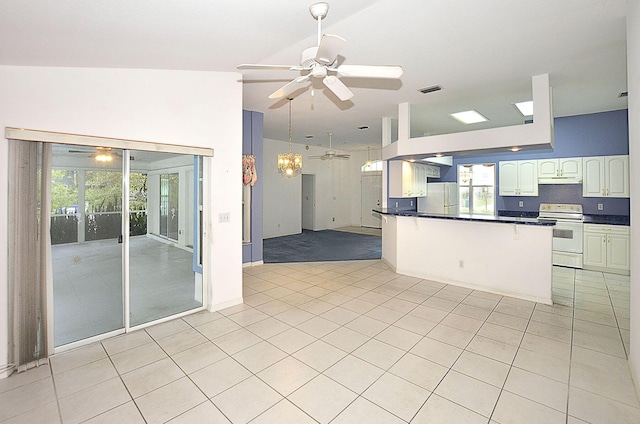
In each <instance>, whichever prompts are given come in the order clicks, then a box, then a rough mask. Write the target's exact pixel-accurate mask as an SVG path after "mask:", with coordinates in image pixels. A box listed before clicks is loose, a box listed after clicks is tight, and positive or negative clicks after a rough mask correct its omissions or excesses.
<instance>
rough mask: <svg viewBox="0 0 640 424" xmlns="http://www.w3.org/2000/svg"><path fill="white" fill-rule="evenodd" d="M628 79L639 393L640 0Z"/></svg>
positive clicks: (633, 13) (633, 17) (633, 359)
mask: <svg viewBox="0 0 640 424" xmlns="http://www.w3.org/2000/svg"><path fill="white" fill-rule="evenodd" d="M627 80H628V86H627V89H628V90H629V93H630V95H629V159H630V165H629V170H630V172H631V177H630V180H631V305H630V307H631V353H630V355H629V365H630V367H631V374H632V375H633V378H634V382H635V384H636V391H637V392H638V395H639V396H640V261H638V260H637V259H638V255H639V254H640V1H639V0H630V1H629V2H628V14H627Z"/></svg>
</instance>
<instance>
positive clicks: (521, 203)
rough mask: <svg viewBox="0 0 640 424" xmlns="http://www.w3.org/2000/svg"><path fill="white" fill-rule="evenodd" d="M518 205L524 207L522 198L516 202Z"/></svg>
mask: <svg viewBox="0 0 640 424" xmlns="http://www.w3.org/2000/svg"><path fill="white" fill-rule="evenodd" d="M518 207H520V208H523V207H524V202H523V201H522V200H520V201H519V202H518Z"/></svg>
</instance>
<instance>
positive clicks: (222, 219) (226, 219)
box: [218, 212, 231, 223]
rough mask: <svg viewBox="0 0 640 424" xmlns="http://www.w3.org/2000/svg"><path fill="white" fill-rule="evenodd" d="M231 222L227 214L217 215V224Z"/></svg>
mask: <svg viewBox="0 0 640 424" xmlns="http://www.w3.org/2000/svg"><path fill="white" fill-rule="evenodd" d="M230 220H231V217H230V214H229V212H225V213H221V214H218V222H220V223H223V222H229V221H230Z"/></svg>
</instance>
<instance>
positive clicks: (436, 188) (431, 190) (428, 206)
mask: <svg viewBox="0 0 640 424" xmlns="http://www.w3.org/2000/svg"><path fill="white" fill-rule="evenodd" d="M418 212H426V213H440V214H445V215H457V214H458V184H457V183H429V184H427V196H426V197H418Z"/></svg>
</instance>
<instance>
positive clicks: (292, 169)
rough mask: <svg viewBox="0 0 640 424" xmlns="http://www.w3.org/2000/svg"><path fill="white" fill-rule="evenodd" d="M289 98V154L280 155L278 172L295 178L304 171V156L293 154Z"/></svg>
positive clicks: (290, 99)
mask: <svg viewBox="0 0 640 424" xmlns="http://www.w3.org/2000/svg"><path fill="white" fill-rule="evenodd" d="M292 100H293V99H292V98H289V153H280V154H279V155H278V172H279V173H280V174H282V175H284V176H286V177H289V178H291V177H293V176H296V175H298V174H299V173H300V171H301V170H302V155H299V154H294V153H292V152H291V101H292Z"/></svg>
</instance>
